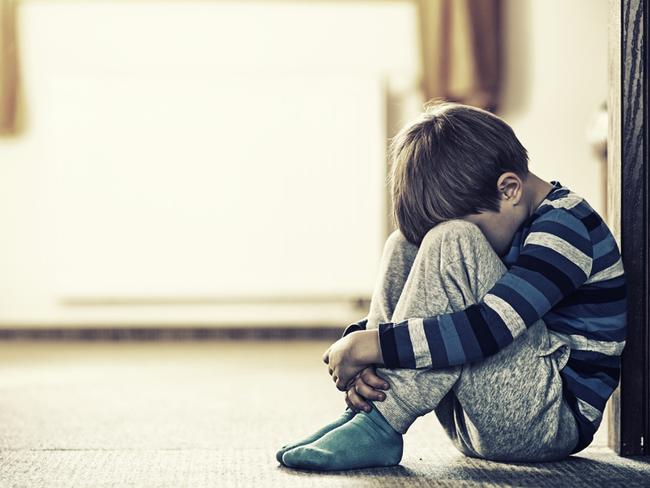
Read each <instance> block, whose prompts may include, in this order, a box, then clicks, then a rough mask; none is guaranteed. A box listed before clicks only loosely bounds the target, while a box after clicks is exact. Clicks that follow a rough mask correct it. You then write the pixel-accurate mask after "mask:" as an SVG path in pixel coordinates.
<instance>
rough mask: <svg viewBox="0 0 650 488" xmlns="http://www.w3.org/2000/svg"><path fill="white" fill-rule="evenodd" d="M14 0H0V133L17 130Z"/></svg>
mask: <svg viewBox="0 0 650 488" xmlns="http://www.w3.org/2000/svg"><path fill="white" fill-rule="evenodd" d="M17 97H18V59H17V53H16V0H0V134H13V133H15V132H16V130H17Z"/></svg>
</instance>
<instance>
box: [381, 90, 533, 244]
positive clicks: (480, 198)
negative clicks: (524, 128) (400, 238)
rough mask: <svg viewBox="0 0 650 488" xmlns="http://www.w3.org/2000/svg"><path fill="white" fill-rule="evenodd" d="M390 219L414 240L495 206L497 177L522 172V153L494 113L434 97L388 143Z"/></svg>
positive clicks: (524, 153)
mask: <svg viewBox="0 0 650 488" xmlns="http://www.w3.org/2000/svg"><path fill="white" fill-rule="evenodd" d="M390 157H391V160H392V172H391V175H390V180H389V182H390V187H391V194H392V199H393V218H394V219H395V222H396V224H397V227H398V228H399V230H400V231H401V232H402V234H404V236H405V237H406V239H407V240H408V241H410V242H412V243H414V244H416V245H419V244H420V243H421V242H422V239H423V238H424V236H425V234H426V233H427V232H428V231H429V230H430V229H431V228H432V227H434V226H435V225H437V224H439V223H440V222H444V221H446V220H451V219H455V218H461V217H464V216H466V215H468V214H475V213H479V212H481V211H486V210H491V211H495V212H498V211H499V192H498V190H497V180H498V179H499V176H501V174H503V173H504V172H506V171H512V172H514V173H516V174H518V175H519V176H520V177H522V178H525V177H526V176H527V175H528V153H527V151H526V149H525V148H524V146H522V145H521V143H520V142H519V140H518V139H517V137H516V136H515V133H514V132H513V130H512V129H511V128H510V126H509V125H508V124H506V123H505V122H504V121H503V120H501V119H500V118H499V117H497V116H496V115H493V114H491V113H490V112H487V111H485V110H482V109H479V108H475V107H470V106H468V105H461V104H459V103H453V102H445V101H440V100H434V101H432V102H429V103H427V104H426V105H425V111H424V112H423V113H422V114H421V115H420V117H418V118H417V119H416V120H414V121H413V122H411V123H409V124H407V125H406V126H405V127H403V128H402V129H401V130H400V131H399V133H398V134H397V135H396V136H395V137H393V138H392V140H391V143H390Z"/></svg>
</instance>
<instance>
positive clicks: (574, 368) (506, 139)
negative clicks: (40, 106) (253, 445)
mask: <svg viewBox="0 0 650 488" xmlns="http://www.w3.org/2000/svg"><path fill="white" fill-rule="evenodd" d="M391 154H392V158H393V168H392V175H391V190H392V197H393V206H394V216H395V220H396V222H397V225H398V228H399V230H398V231H395V232H394V233H393V234H392V235H391V236H390V237H389V238H388V240H387V242H386V245H385V247H384V252H383V256H382V261H381V265H380V274H379V280H378V282H377V284H376V288H375V290H374V293H373V296H372V301H371V304H370V310H369V313H368V315H367V317H366V318H365V319H364V320H362V321H361V322H359V323H357V324H352V325H351V326H349V327H348V328H347V329H346V330H345V332H344V334H343V337H342V338H341V339H339V340H338V341H337V342H335V343H334V344H332V346H330V348H329V349H328V350H327V351H326V352H325V354H324V356H323V360H324V361H325V363H327V364H328V366H329V372H330V374H331V375H332V379H333V380H334V382H335V383H336V386H337V388H338V389H340V390H342V391H345V392H346V402H347V404H348V409H347V410H346V411H345V412H344V413H343V415H342V416H341V417H340V418H338V419H336V420H335V421H334V422H332V423H331V424H329V425H326V426H325V427H323V428H322V429H320V430H319V431H317V432H316V433H314V434H313V435H311V436H309V437H307V438H306V439H303V440H302V441H299V442H296V443H293V444H291V445H288V446H284V447H283V448H282V449H281V450H280V451H279V452H278V453H277V459H278V461H279V462H281V463H282V464H284V465H285V466H288V467H291V468H305V469H316V470H340V469H351V468H367V467H375V466H392V465H396V464H398V463H399V462H400V460H401V457H402V447H403V442H402V434H404V433H406V431H407V430H408V428H409V426H410V425H411V424H412V423H413V422H414V421H415V419H416V418H417V417H419V416H422V415H425V414H427V413H429V412H431V411H432V410H434V411H435V413H436V416H437V417H438V419H439V420H440V422H441V424H442V425H443V427H444V429H445V431H446V432H447V434H448V435H449V437H450V438H451V439H452V441H453V443H454V445H455V446H456V447H457V448H458V449H459V450H460V451H461V452H463V453H464V454H466V455H468V456H472V457H480V458H485V459H491V460H496V461H528V462H535V461H551V460H559V459H562V458H564V457H566V456H568V455H570V454H573V453H576V452H578V451H580V450H582V449H584V448H585V447H586V446H587V445H589V443H590V442H591V440H592V438H593V435H594V433H595V431H596V429H597V428H598V426H599V425H600V422H601V420H602V415H603V409H604V407H605V403H606V401H607V399H608V398H609V397H610V395H611V394H612V392H613V391H614V389H615V388H616V386H617V384H618V380H619V361H620V354H621V352H622V349H623V346H624V345H625V330H626V329H625V328H626V325H625V310H626V299H625V281H624V274H623V265H622V262H621V257H620V253H619V250H618V247H617V245H616V242H615V241H614V238H613V237H612V235H611V233H610V231H609V230H608V228H607V226H606V225H605V224H604V223H603V221H602V219H601V218H600V216H599V215H598V214H597V213H596V212H595V211H594V210H593V209H592V208H591V207H590V206H589V205H588V203H587V202H586V201H585V200H584V199H582V198H581V197H579V196H578V195H576V194H575V193H573V192H571V191H570V190H569V189H568V188H566V187H564V186H562V185H561V184H560V183H558V182H551V183H547V182H546V181H543V180H542V179H540V178H538V177H537V176H535V175H534V174H533V173H531V172H530V171H529V170H528V154H527V152H526V149H525V148H524V147H523V146H522V145H521V143H520V142H519V140H518V139H517V137H516V136H515V134H514V133H513V131H512V129H511V128H510V127H509V126H508V125H507V124H506V123H505V122H504V121H502V120H501V119H499V118H498V117H496V116H494V115H492V114H490V113H489V112H486V111H484V110H480V109H477V108H473V107H469V106H465V105H460V104H456V103H448V102H438V103H434V104H432V105H429V106H428V107H427V109H426V111H425V113H424V114H423V115H422V116H421V117H420V118H419V119H418V120H416V121H415V122H413V123H411V124H409V125H407V126H406V127H404V128H403V129H402V130H401V131H400V133H399V134H398V135H397V136H396V137H395V138H394V139H393V141H392V144H391ZM375 368H376V370H375Z"/></svg>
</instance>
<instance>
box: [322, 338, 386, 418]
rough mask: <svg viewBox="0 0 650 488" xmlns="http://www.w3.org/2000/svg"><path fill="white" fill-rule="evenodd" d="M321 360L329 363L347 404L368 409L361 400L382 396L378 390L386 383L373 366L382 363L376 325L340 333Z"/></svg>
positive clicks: (330, 370)
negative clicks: (370, 327) (339, 337)
mask: <svg viewBox="0 0 650 488" xmlns="http://www.w3.org/2000/svg"><path fill="white" fill-rule="evenodd" d="M323 362H325V364H327V365H328V366H329V374H330V375H331V376H332V380H333V381H334V383H335V384H336V387H337V388H338V389H339V390H341V391H345V392H346V397H345V401H346V403H347V404H348V406H349V407H350V408H352V409H355V410H365V411H370V405H369V404H368V403H366V401H365V400H379V401H382V400H384V399H385V398H386V396H385V393H383V392H382V391H381V390H387V389H388V383H387V382H386V381H385V380H384V379H382V378H381V377H380V376H378V375H377V374H376V373H375V366H377V365H379V366H381V365H383V363H384V361H383V357H382V354H381V347H380V345H379V333H378V331H377V330H376V329H375V330H363V331H357V332H352V333H351V334H348V335H346V336H345V337H342V338H341V339H339V340H338V341H336V342H335V343H334V344H332V345H331V346H330V347H329V348H328V349H327V351H325V353H324V354H323Z"/></svg>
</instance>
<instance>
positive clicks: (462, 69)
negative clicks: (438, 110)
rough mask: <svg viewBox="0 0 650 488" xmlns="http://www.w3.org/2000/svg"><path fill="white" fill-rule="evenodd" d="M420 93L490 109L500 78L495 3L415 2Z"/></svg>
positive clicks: (492, 0) (498, 7) (467, 0)
mask: <svg viewBox="0 0 650 488" xmlns="http://www.w3.org/2000/svg"><path fill="white" fill-rule="evenodd" d="M417 4H418V9H419V17H420V29H421V33H420V37H421V42H422V56H423V59H422V66H423V70H424V72H423V79H422V90H423V92H424V94H425V97H426V98H427V99H431V98H445V99H447V100H453V101H457V102H461V103H466V104H469V105H474V106H478V107H482V108H485V109H487V110H491V111H495V110H496V109H497V106H498V101H499V100H498V96H499V85H500V81H501V80H500V78H501V25H500V24H501V22H500V20H501V0H417Z"/></svg>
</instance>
